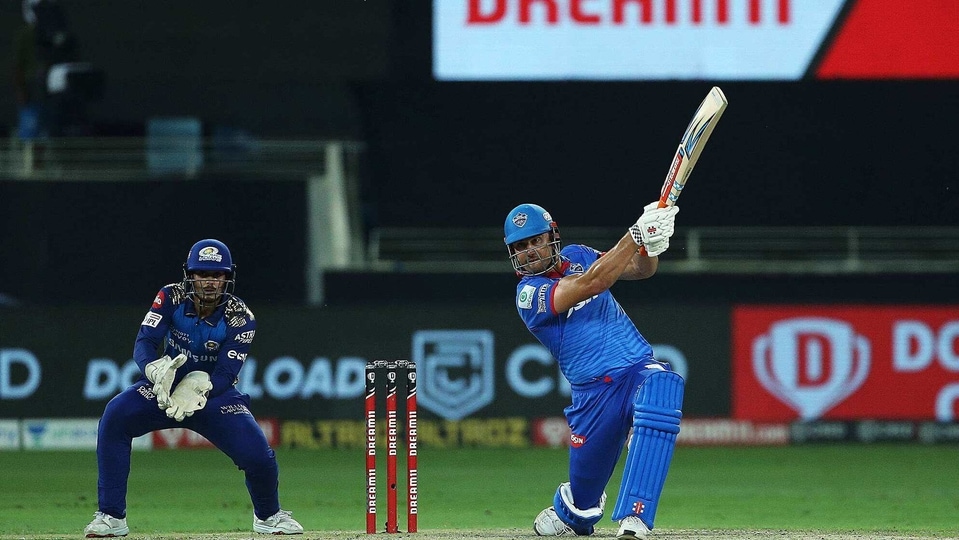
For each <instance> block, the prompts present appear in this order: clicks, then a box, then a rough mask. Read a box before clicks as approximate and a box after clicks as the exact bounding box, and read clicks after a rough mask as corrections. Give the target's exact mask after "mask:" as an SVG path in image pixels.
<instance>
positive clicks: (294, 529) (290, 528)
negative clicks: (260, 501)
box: [253, 510, 303, 534]
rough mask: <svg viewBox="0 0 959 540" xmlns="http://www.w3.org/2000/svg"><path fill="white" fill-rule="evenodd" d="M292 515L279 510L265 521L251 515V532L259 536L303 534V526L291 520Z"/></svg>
mask: <svg viewBox="0 0 959 540" xmlns="http://www.w3.org/2000/svg"><path fill="white" fill-rule="evenodd" d="M292 514H293V513H292V512H287V511H286V510H280V511H279V512H277V513H275V514H273V515H272V516H270V517H268V518H266V519H260V518H258V517H256V514H253V532H255V533H260V534H303V525H300V523H299V522H298V521H296V520H295V519H293V515H292Z"/></svg>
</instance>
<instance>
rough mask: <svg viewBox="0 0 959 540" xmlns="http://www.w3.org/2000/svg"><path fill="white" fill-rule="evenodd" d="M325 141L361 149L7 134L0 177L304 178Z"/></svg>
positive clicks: (318, 167)
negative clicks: (23, 138)
mask: <svg viewBox="0 0 959 540" xmlns="http://www.w3.org/2000/svg"><path fill="white" fill-rule="evenodd" d="M330 144H337V145H339V146H340V148H342V149H343V150H344V151H345V154H346V155H347V156H348V157H349V156H356V155H359V154H360V152H361V151H362V149H363V144H362V143H359V142H353V141H323V140H302V139H246V138H242V137H235V138H229V139H222V138H217V137H206V138H199V139H195V140H184V139H183V138H181V137H152V138H145V137H64V138H53V139H47V140H42V141H34V142H23V141H20V140H19V139H17V138H16V137H9V138H8V139H7V144H6V147H5V148H3V149H2V151H0V176H3V177H4V178H8V179H22V180H77V181H99V180H131V181H133V180H152V179H156V178H158V177H162V176H166V175H179V176H184V177H187V178H190V177H194V176H196V175H198V174H200V173H213V174H217V173H240V174H263V173H268V174H269V175H270V176H272V177H284V176H285V177H289V176H304V175H312V174H318V173H323V172H324V170H325V166H326V159H327V153H326V148H327V147H328V146H329V145H330ZM347 165H351V164H350V163H347Z"/></svg>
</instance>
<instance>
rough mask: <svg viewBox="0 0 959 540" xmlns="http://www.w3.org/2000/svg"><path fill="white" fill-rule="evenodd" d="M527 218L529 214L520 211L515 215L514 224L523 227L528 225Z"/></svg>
mask: <svg viewBox="0 0 959 540" xmlns="http://www.w3.org/2000/svg"><path fill="white" fill-rule="evenodd" d="M527 219H529V216H527V215H526V213H525V212H520V213H518V214H516V215H515V216H513V225H516V226H517V227H522V226H523V225H526V220H527Z"/></svg>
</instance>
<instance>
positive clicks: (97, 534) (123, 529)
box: [83, 512, 130, 538]
mask: <svg viewBox="0 0 959 540" xmlns="http://www.w3.org/2000/svg"><path fill="white" fill-rule="evenodd" d="M83 534H84V536H86V537H87V538H112V537H114V536H126V535H128V534H130V527H127V518H115V517H113V516H111V515H110V514H104V513H103V512H96V513H94V514H93V521H91V522H90V524H89V525H87V526H86V528H85V529H83Z"/></svg>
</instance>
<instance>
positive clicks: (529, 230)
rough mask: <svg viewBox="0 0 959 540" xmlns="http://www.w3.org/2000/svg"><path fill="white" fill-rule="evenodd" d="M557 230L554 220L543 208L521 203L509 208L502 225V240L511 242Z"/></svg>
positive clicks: (507, 242)
mask: <svg viewBox="0 0 959 540" xmlns="http://www.w3.org/2000/svg"><path fill="white" fill-rule="evenodd" d="M555 230H557V227H556V222H555V221H553V217H552V216H550V215H549V212H547V211H546V209H545V208H543V207H542V206H539V205H538V204H530V203H523V204H521V205H519V206H517V207H516V208H514V209H512V210H510V213H509V215H507V216H506V224H505V225H504V227H503V232H504V233H505V236H504V238H503V241H504V242H505V243H506V244H512V243H513V242H515V241H517V240H522V239H524V238H529V237H531V236H536V235H537V234H543V233H544V232H550V231H555Z"/></svg>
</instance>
